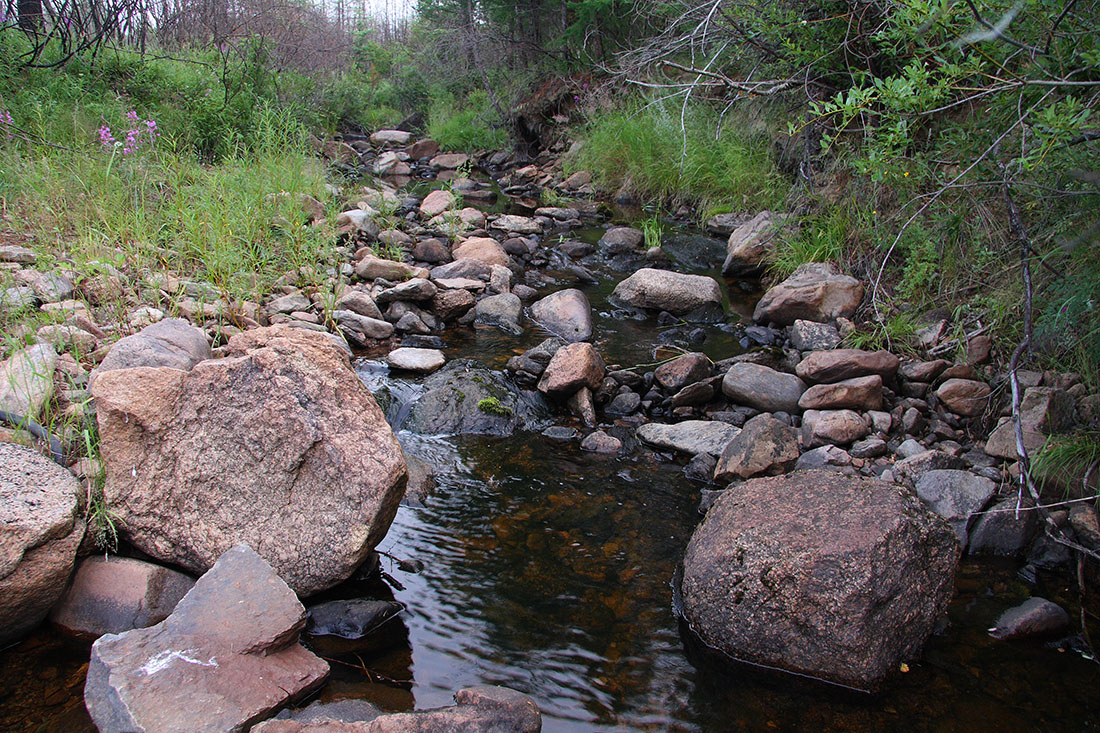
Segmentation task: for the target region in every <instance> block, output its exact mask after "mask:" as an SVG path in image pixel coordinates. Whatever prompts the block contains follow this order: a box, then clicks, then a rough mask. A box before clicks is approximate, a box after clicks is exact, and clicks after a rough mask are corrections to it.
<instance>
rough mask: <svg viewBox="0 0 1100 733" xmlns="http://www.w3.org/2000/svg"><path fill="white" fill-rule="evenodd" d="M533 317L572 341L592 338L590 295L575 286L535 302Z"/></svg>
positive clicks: (532, 308)
mask: <svg viewBox="0 0 1100 733" xmlns="http://www.w3.org/2000/svg"><path fill="white" fill-rule="evenodd" d="M531 318H532V320H534V321H535V322H536V323H538V324H539V325H540V326H542V327H543V328H545V329H546V330H547V331H549V332H550V333H552V334H554V335H555V336H560V337H561V338H563V339H564V340H565V341H567V342H570V343H572V342H575V341H588V340H590V339H591V338H592V306H591V305H590V304H589V302H588V296H586V295H585V294H584V293H583V292H581V291H580V290H576V289H574V288H570V289H568V290H559V291H558V292H556V293H551V294H550V295H547V296H546V297H545V298H542V299H541V300H538V301H536V302H535V303H533V304H532V305H531Z"/></svg>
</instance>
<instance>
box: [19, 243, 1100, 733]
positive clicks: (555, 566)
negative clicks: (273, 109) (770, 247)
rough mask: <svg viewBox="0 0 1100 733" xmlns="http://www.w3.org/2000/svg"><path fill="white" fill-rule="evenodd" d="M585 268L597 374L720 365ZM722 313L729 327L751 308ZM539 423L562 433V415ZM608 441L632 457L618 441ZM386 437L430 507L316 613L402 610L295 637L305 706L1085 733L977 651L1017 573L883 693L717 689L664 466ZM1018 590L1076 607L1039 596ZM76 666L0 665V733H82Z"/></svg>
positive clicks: (714, 329)
mask: <svg viewBox="0 0 1100 733" xmlns="http://www.w3.org/2000/svg"><path fill="white" fill-rule="evenodd" d="M573 236H576V233H574V235H573ZM583 236H584V237H586V238H594V237H598V236H599V232H598V231H590V232H585V233H583ZM592 269H593V271H594V272H595V273H596V274H598V275H599V276H600V278H601V282H600V284H599V285H589V286H585V287H584V289H585V290H586V292H587V293H588V296H589V298H590V299H591V301H592V305H593V309H594V312H595V313H596V324H595V330H596V344H597V346H598V348H599V349H600V351H601V353H603V354H604V356H605V357H606V359H607V361H608V362H609V363H617V364H621V365H623V366H632V365H635V364H647V363H652V362H654V361H655V360H656V359H658V358H660V357H661V356H662V353H661V350H662V349H663V348H664V347H662V346H661V345H660V344H662V343H666V342H672V343H676V344H678V345H680V346H690V348H693V349H698V350H703V351H706V352H707V353H708V354H709V355H711V356H712V358H715V359H720V358H725V357H728V356H731V355H733V354H735V353H737V352H738V351H739V349H740V347H739V346H738V339H737V335H736V334H734V333H731V332H727V331H725V330H723V329H722V328H721V327H720V326H719V325H712V326H707V327H705V329H704V330H705V333H706V338H705V340H704V341H703V342H702V343H699V342H698V338H699V334H698V333H696V334H695V335H694V337H692V336H690V334H689V333H688V331H689V330H690V329H682V330H679V331H677V330H671V329H661V328H659V327H658V326H657V324H656V322H655V321H654V320H653V319H649V320H645V321H637V320H632V319H629V318H626V317H624V315H623V314H622V313H621V312H619V311H616V310H615V309H613V308H612V307H611V306H610V305H608V304H607V302H606V298H607V295H608V294H609V293H610V291H611V289H612V288H613V287H614V285H615V283H616V282H617V281H618V279H620V278H622V277H624V276H625V275H623V274H621V273H618V274H617V273H614V272H611V271H610V270H608V269H606V268H602V267H601V266H599V265H595V266H593V267H592ZM695 271H700V270H699V269H698V268H696V269H695ZM702 271H706V270H705V269H704V270H702ZM550 274H551V275H552V276H555V277H559V283H558V285H557V286H552V287H549V288H547V289H546V292H549V290H551V289H556V288H557V287H562V288H564V287H573V286H576V283H575V282H574V281H573V279H572V278H571V277H570V276H569V275H568V274H563V273H554V272H551V273H550ZM711 274H713V272H712V273H711ZM728 285H730V286H731V287H730V289H731V290H732V291H735V292H740V291H739V289H738V288H737V287H735V286H733V284H732V283H731V284H728ZM730 307H731V310H732V311H735V312H741V313H744V312H745V311H746V310H747V309H749V308H750V307H751V297H744V298H742V297H734V298H733V299H732V302H731V303H730ZM544 336H545V334H542V333H540V332H538V330H537V329H533V328H531V329H529V330H528V331H527V332H525V333H524V334H523V335H522V336H519V337H513V336H507V335H505V334H502V333H500V332H498V331H496V330H494V329H476V330H463V331H457V332H454V333H448V334H446V337H445V338H446V340H447V343H448V348H447V354H448V358H451V359H454V358H460V357H463V358H473V359H476V360H478V361H480V362H481V363H483V364H484V365H486V366H488V367H490V368H493V369H500V368H502V367H503V364H504V362H505V361H506V360H507V358H508V357H510V356H511V355H513V354H515V353H518V352H521V351H522V350H523V349H525V348H528V347H530V346H533V345H535V344H537V343H538V342H539V341H540V340H541V339H542V338H543V337H544ZM692 339H694V341H692ZM357 369H358V372H359V374H360V375H361V377H362V378H363V380H364V381H365V382H366V383H367V384H368V386H370V387H371V388H372V389H375V390H378V389H382V388H385V389H386V390H387V391H388V392H389V393H390V395H391V397H392V398H393V403H392V404H391V405H390V416H391V419H396V420H398V421H399V419H400V415H401V413H402V405H403V404H405V403H407V402H409V401H410V400H414V399H416V396H417V394H418V384H417V380H405V379H395V378H392V377H391V376H389V375H388V374H386V371H385V367H383V366H382V365H381V363H380V362H378V361H376V360H373V359H370V358H367V359H362V360H360V361H359V362H357ZM557 421H558V422H559V423H563V424H571V422H570V421H571V419H570V418H569V417H567V416H565V415H560V416H558V418H557ZM615 434H616V435H618V436H619V437H623V438H626V439H627V442H628V447H630V444H631V442H632V441H631V440H630V438H629V431H628V430H627V429H625V428H623V429H622V430H620V431H616V433H615ZM399 438H400V439H401V441H402V443H403V444H404V446H405V448H406V450H407V451H409V452H410V453H412V454H414V455H417V456H418V457H420V458H421V459H423V460H424V461H426V462H427V463H428V464H430V465H431V466H432V467H433V468H434V470H435V474H436V484H437V487H436V489H435V491H434V492H433V493H432V494H431V495H430V497H429V498H428V499H427V501H426V502H425V506H423V507H406V506H403V507H402V508H401V509H400V511H399V512H398V515H397V518H396V520H395V522H394V524H393V526H392V528H391V529H390V531H389V534H388V535H387V537H386V539H385V540H384V541H383V543H382V544H381V545H380V547H379V549H380V550H381V551H383V552H384V553H386V554H385V555H384V556H383V557H382V560H381V568H382V570H383V573H384V575H383V578H382V579H378V578H377V576H371V577H370V578H369V579H365V580H358V579H353V580H351V581H349V582H347V583H345V584H343V585H341V586H339V587H338V588H334V589H332V590H331V591H329V592H327V593H325V594H324V595H323V596H322V597H321V598H319V599H316V600H332V599H347V598H355V597H364V596H369V597H392V598H394V599H396V600H398V601H400V602H402V603H403V604H404V605H405V606H406V607H407V610H406V612H405V613H403V614H402V615H401V616H400V617H399V620H398V621H395V622H390V623H388V624H387V625H386V627H385V628H384V633H380V634H376V635H373V636H371V637H368V638H366V639H362V640H356V641H347V640H339V639H334V638H332V637H317V638H313V639H309V638H307V639H305V642H306V644H307V645H309V646H311V648H313V649H314V651H316V652H317V653H318V654H320V655H322V656H324V657H325V658H327V659H329V660H330V663H331V666H332V677H331V679H330V681H329V682H328V684H327V685H326V686H325V687H324V688H323V689H322V691H321V692H320V693H319V698H320V699H322V700H326V701H329V700H337V699H343V698H360V699H366V700H369V701H371V702H373V703H374V704H376V705H378V706H379V707H381V708H383V709H385V710H409V709H413V708H426V707H435V706H441V705H446V704H449V703H450V702H451V696H452V694H453V693H454V691H456V690H457V689H459V688H461V687H463V686H467V685H472V684H501V685H507V686H509V687H512V688H515V689H517V690H520V691H522V692H525V693H527V694H529V695H531V696H532V697H533V698H534V699H535V700H536V701H537V702H538V704H539V706H540V708H541V710H542V712H543V716H544V730H547V731H559V730H565V731H592V730H677V731H727V730H760V729H774V730H807V729H811V730H812V729H817V730H849V731H880V730H894V729H900V728H903V727H904V728H906V729H909V730H917V731H922V730H929V731H953V730H966V729H971V730H1094V729H1098V728H1100V701H1098V700H1097V691H1098V690H1100V666H1097V665H1096V664H1093V663H1091V662H1089V661H1086V660H1084V659H1082V658H1081V657H1080V656H1079V655H1077V654H1076V653H1074V652H1072V651H1066V652H1062V651H1060V650H1059V649H1058V648H1057V647H1056V646H1048V645H1044V644H1043V643H1040V642H1020V643H1005V642H997V641H994V640H992V639H991V638H990V637H989V636H988V635H987V634H986V629H987V627H989V626H990V625H992V622H993V620H994V619H995V618H996V617H997V615H998V614H999V613H1000V612H1001V611H1003V610H1004V609H1005V608H1008V607H1010V606H1012V605H1015V604H1016V603H1018V602H1020V601H1022V600H1023V599H1025V598H1026V597H1027V596H1028V595H1029V593H1030V592H1031V591H1030V589H1029V588H1028V587H1027V586H1025V585H1024V584H1023V583H1021V582H1020V581H1019V580H1018V579H1016V577H1015V570H1016V565H1015V563H1012V562H1002V561H974V560H967V561H965V562H964V563H963V565H962V567H961V568H960V571H959V575H958V580H957V593H956V598H955V600H954V602H953V603H952V605H951V608H950V623H949V624H948V625H947V627H946V629H945V630H944V632H943V633H942V634H940V635H938V636H936V637H934V638H933V639H932V641H931V642H930V644H929V646H928V648H927V650H926V653H925V654H924V656H923V658H922V659H920V660H915V661H914V662H912V663H911V664H910V671H909V672H908V673H907V674H904V675H901V676H899V678H898V679H897V680H896V681H895V683H894V684H893V685H892V686H891V687H890V688H889V689H888V690H887V691H886V692H885V693H883V694H881V695H878V696H874V697H870V696H863V695H858V694H853V693H849V692H846V691H843V690H838V689H836V688H826V687H822V686H818V685H815V684H812V683H808V682H803V681H801V680H797V679H793V678H780V679H776V678H771V677H767V676H763V675H762V674H759V673H757V672H755V671H752V670H730V669H727V668H724V667H722V666H720V665H716V664H715V663H714V662H713V660H710V659H708V658H705V657H704V656H702V655H701V654H700V653H699V652H698V651H697V650H695V649H694V646H693V645H692V644H691V642H690V638H689V637H688V636H687V635H685V634H682V629H681V628H680V625H679V624H678V621H677V618H676V616H675V615H674V613H673V610H672V589H671V579H672V577H673V575H674V573H675V570H676V566H677V564H678V562H679V559H680V556H681V554H682V551H683V549H684V547H685V545H686V544H687V541H688V539H689V537H690V535H691V532H692V529H693V528H694V526H695V524H696V523H697V522H698V521H699V519H700V517H699V514H698V511H697V507H698V503H699V498H700V496H699V487H698V486H697V485H695V484H692V483H691V482H690V481H688V480H687V479H686V478H684V476H683V474H682V473H681V466H680V462H678V461H677V460H675V459H673V458H672V457H671V456H664V455H659V454H656V453H654V452H652V451H649V450H648V449H645V448H639V449H638V450H634V451H632V452H630V453H629V454H628V455H627V456H626V457H608V456H597V455H591V454H586V453H582V452H580V451H579V450H578V449H577V447H576V444H575V443H572V444H562V443H557V442H552V441H550V440H549V439H547V438H544V437H543V436H542V435H539V434H523V433H519V434H516V435H515V436H512V437H510V438H484V437H472V436H465V437H461V436H450V437H448V436H421V435H414V434H411V433H408V432H404V431H401V432H400V433H399ZM1034 592H1035V593H1036V594H1040V595H1045V596H1046V597H1048V598H1052V599H1054V600H1058V601H1059V602H1062V603H1064V604H1066V605H1067V607H1069V608H1070V609H1071V610H1073V609H1075V608H1076V606H1075V605H1074V598H1073V597H1072V596H1071V595H1069V590H1068V585H1067V584H1066V583H1063V582H1059V581H1058V580H1057V579H1049V578H1048V579H1044V584H1043V586H1042V587H1040V588H1038V589H1035V590H1034ZM311 602H312V600H311ZM1073 612H1074V613H1076V611H1075V610H1074V611H1073ZM89 646H90V642H84V641H74V640H70V639H66V638H63V637H60V636H59V635H57V634H56V633H55V632H53V631H51V630H50V629H49V628H48V627H43V628H42V629H40V630H39V631H38V632H36V633H35V634H34V635H32V636H31V637H30V638H29V639H27V640H25V641H24V642H22V643H21V644H19V645H17V646H15V647H13V648H10V649H8V650H5V651H3V652H0V730H12V731H16V730H34V731H39V730H40V731H79V730H90V729H91V724H90V721H89V719H88V717H87V714H86V713H85V712H84V709H83V702H82V692H83V682H84V673H85V671H86V667H87V658H88V649H89Z"/></svg>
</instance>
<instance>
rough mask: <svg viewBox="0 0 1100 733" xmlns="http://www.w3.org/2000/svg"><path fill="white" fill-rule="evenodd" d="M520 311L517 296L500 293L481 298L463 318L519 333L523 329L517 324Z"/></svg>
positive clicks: (520, 305) (521, 306) (506, 331)
mask: <svg viewBox="0 0 1100 733" xmlns="http://www.w3.org/2000/svg"><path fill="white" fill-rule="evenodd" d="M522 312H523V304H522V303H520V302H519V298H517V297H516V296H515V295H513V294H512V293H501V294H500V295H490V296H489V297H487V298H482V299H481V300H479V301H478V302H477V304H476V305H475V306H474V307H473V310H471V311H470V312H469V313H467V314H466V315H465V316H464V317H463V318H464V320H465V319H469V320H471V321H473V322H474V323H480V324H483V325H486V326H495V327H497V328H499V329H500V330H501V331H504V332H505V333H510V334H519V333H522V331H523V329H522V328H521V327H520V325H519V317H520V314H521V313H522Z"/></svg>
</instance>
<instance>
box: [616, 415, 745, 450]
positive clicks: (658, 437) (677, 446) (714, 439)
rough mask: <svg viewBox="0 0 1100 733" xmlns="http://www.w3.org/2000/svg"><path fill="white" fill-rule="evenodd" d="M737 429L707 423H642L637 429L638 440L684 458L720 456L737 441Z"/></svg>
mask: <svg viewBox="0 0 1100 733" xmlns="http://www.w3.org/2000/svg"><path fill="white" fill-rule="evenodd" d="M740 432H741V430H740V428H735V427H734V426H732V425H730V424H728V423H724V422H712V421H710V420H684V421H683V422H678V423H675V424H672V425H664V424H662V423H646V424H645V425H641V426H639V427H638V431H637V435H638V438H640V439H641V440H643V441H645V442H646V443H649V444H650V445H654V446H657V447H658V448H667V449H669V450H675V451H680V452H681V453H687V454H688V455H692V456H694V455H698V454H699V453H709V454H710V455H712V456H715V457H717V456H720V455H722V452H723V451H724V450H725V449H726V446H727V445H729V443H730V441H731V440H733V439H734V438H736V437H737V434H738V433H740Z"/></svg>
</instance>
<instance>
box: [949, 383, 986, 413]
mask: <svg viewBox="0 0 1100 733" xmlns="http://www.w3.org/2000/svg"><path fill="white" fill-rule="evenodd" d="M991 391H992V390H990V388H989V385H988V384H986V383H985V382H978V381H976V380H973V379H948V380H947V381H946V382H944V383H943V384H941V385H940V386H939V388H938V389H937V390H936V398H937V399H938V400H939V401H940V403H941V404H942V405H943V406H944V407H946V408H947V409H948V410H950V411H951V412H953V413H955V414H956V415H963V416H966V417H970V416H973V415H980V414H982V412H983V411H984V410H985V408H986V407H987V406H988V405H989V395H990V392H991Z"/></svg>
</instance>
